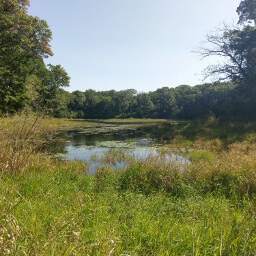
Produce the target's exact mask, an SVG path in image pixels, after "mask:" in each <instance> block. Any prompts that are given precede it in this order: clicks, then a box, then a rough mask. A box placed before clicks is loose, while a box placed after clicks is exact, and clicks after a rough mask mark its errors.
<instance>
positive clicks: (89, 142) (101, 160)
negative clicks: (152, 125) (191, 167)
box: [52, 126, 189, 174]
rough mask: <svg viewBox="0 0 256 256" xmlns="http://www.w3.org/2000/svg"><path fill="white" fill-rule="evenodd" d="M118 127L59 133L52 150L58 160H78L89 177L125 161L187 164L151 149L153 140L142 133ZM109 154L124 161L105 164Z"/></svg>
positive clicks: (126, 163) (124, 163)
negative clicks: (102, 169) (146, 160)
mask: <svg viewBox="0 0 256 256" xmlns="http://www.w3.org/2000/svg"><path fill="white" fill-rule="evenodd" d="M120 128H122V127H120V126H118V127H117V126H112V127H111V126H107V127H96V128H94V129H76V130H70V131H63V132H61V133H60V134H59V137H60V138H61V140H60V141H58V142H55V144H53V145H52V147H53V148H54V149H55V152H57V156H58V157H59V159H66V160H68V161H72V160H75V159H78V160H83V161H85V162H86V163H88V165H89V166H90V168H89V174H93V173H94V172H95V170H96V169H97V168H98V167H99V166H103V165H104V166H106V165H109V166H111V168H121V167H123V168H125V167H126V166H127V165H128V162H129V161H127V159H135V160H137V161H142V160H145V159H147V158H153V157H158V156H160V155H161V157H160V158H159V159H160V160H161V161H165V162H172V163H176V164H179V165H180V166H183V167H184V165H186V164H188V163H189V162H188V160H186V159H185V158H184V157H182V156H179V155H177V154H173V153H171V152H169V151H168V150H167V149H163V147H159V146H158V147H156V146H154V145H155V142H156V140H155V139H152V138H149V137H147V135H146V134H143V133H141V132H139V131H137V130H136V129H134V128H129V127H127V126H126V128H125V129H120ZM116 150H118V151H116ZM113 151H116V152H119V153H118V154H119V155H120V154H122V155H123V156H125V159H126V160H125V159H124V157H122V158H119V159H115V160H113V159H112V160H111V161H110V162H108V161H106V156H107V155H108V154H109V152H112V154H113ZM181 169H182V167H181Z"/></svg>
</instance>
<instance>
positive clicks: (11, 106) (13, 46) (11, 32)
mask: <svg viewBox="0 0 256 256" xmlns="http://www.w3.org/2000/svg"><path fill="white" fill-rule="evenodd" d="M28 6H29V1H28V0H2V1H1V2H0V111H2V112H4V113H6V112H9V113H13V112H16V111H18V110H20V109H22V108H24V106H26V105H30V106H32V107H33V108H36V109H39V108H40V107H42V106H47V104H48V102H49V100H50V99H53V98H55V97H56V93H57V91H58V90H59V88H60V87H61V86H67V85H68V80H69V78H68V76H67V74H66V72H65V71H64V70H63V69H62V68H61V67H60V66H58V65H57V66H52V65H50V66H49V68H47V67H46V66H45V64H44V62H43V58H45V57H48V56H51V55H52V52H51V49H50V45H49V41H50V40H51V31H50V29H49V28H48V25H47V22H46V21H44V20H40V19H39V18H38V17H33V16H30V15H28V14H27V7H28Z"/></svg>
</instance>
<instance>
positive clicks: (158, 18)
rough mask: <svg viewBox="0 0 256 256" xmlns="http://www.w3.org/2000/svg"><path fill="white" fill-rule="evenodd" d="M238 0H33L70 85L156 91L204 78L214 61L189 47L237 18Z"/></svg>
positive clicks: (82, 88)
mask: <svg viewBox="0 0 256 256" xmlns="http://www.w3.org/2000/svg"><path fill="white" fill-rule="evenodd" d="M239 3H240V0H215V1H212V0H211V1H210V0H196V1H195V0H31V1H30V8H29V14H31V15H33V16H38V17H39V18H41V19H45V20H46V21H47V22H48V24H49V27H50V29H51V30H52V33H53V39H52V41H51V43H50V44H51V46H52V50H53V52H54V56H53V57H50V58H48V59H46V63H51V64H54V65H56V64H61V65H62V66H63V67H64V69H65V70H66V71H67V73H68V74H69V76H70V77H71V82H70V87H69V88H68V90H69V91H74V90H80V91H85V90H87V89H94V90H97V91H101V90H111V89H114V90H124V89H130V88H132V89H136V90H137V91H139V92H142V91H144V92H147V91H154V90H156V89H157V88H161V87H163V86H168V87H176V86H178V85H181V84H188V85H196V84H200V83H202V75H201V72H202V71H203V69H204V68H205V67H207V65H209V64H211V63H212V62H214V61H216V60H215V59H211V60H201V59H200V57H199V56H197V55H196V54H195V53H192V51H193V50H194V49H195V48H196V47H197V46H199V45H200V43H201V42H202V41H203V40H204V38H205V35H206V33H209V32H210V31H212V30H214V28H216V27H218V26H220V25H221V24H222V23H223V22H225V23H228V24H233V23H235V22H236V20H237V14H236V8H237V6H238V5H239Z"/></svg>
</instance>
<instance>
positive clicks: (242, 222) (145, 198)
mask: <svg viewBox="0 0 256 256" xmlns="http://www.w3.org/2000/svg"><path fill="white" fill-rule="evenodd" d="M34 120H35V119H34V118H31V119H26V122H22V121H21V122H18V123H17V120H16V121H15V119H13V120H11V121H10V120H6V119H5V120H1V121H2V126H1V128H2V130H1V135H2V141H1V159H0V160H1V161H0V195H1V198H0V255H255V254H256V221H255V220H256V219H255V218H256V214H255V210H256V209H255V195H256V175H255V170H256V146H255V143H254V141H253V138H254V137H253V133H252V131H251V134H247V133H243V135H242V136H243V137H246V140H243V141H239V140H234V139H233V138H232V140H231V139H230V140H228V141H229V143H226V142H225V141H226V139H225V140H224V139H223V140H222V139H221V138H218V141H217V140H216V137H215V135H214V136H213V137H209V136H208V137H205V133H203V132H202V130H203V131H205V130H204V129H206V130H207V132H206V134H209V132H210V131H211V133H212V134H214V131H215V129H221V128H219V127H215V128H212V129H211V128H210V126H209V125H208V124H207V125H206V126H205V128H204V127H201V126H200V129H199V128H198V129H199V132H198V133H196V135H195V136H194V137H186V136H185V135H186V131H187V130H186V129H187V128H186V127H187V125H193V124H183V126H180V128H179V129H177V128H175V129H177V131H176V135H172V136H174V138H173V141H176V142H175V145H176V146H178V145H183V146H184V145H186V146H188V144H189V148H192V149H193V151H191V152H190V151H189V152H190V153H188V151H186V153H187V154H188V157H189V158H190V160H191V161H192V164H191V165H190V166H187V167H186V168H184V169H183V171H180V169H179V168H178V167H177V166H176V165H172V164H171V163H170V164H166V163H164V162H163V161H161V157H155V158H154V157H152V158H148V159H146V160H145V161H143V162H136V161H131V162H130V166H129V167H128V168H127V169H125V170H122V169H120V170H117V171H113V170H111V169H110V168H108V167H102V168H99V169H98V170H97V172H96V174H95V176H88V175H86V171H87V169H88V166H86V164H85V163H83V162H79V161H78V162H71V163H69V162H58V161H56V160H54V159H50V158H49V157H47V156H44V155H42V153H38V150H37V148H38V147H40V145H41V143H44V140H42V137H41V135H42V134H43V133H44V134H45V133H47V132H48V131H49V130H51V129H53V130H54V127H60V126H61V125H63V127H65V126H66V127H68V126H69V125H70V124H68V123H67V122H69V121H61V120H60V121H57V120H50V119H46V120H44V121H42V122H41V123H40V125H39V124H38V126H37V128H36V129H34V128H33V131H31V132H30V128H31V127H32V126H33V122H34ZM14 121H15V122H16V124H20V126H15V127H13V126H12V125H9V124H11V123H13V122H14ZM56 123H58V124H57V125H56ZM64 123H65V124H64ZM3 124H4V125H3ZM31 125H32V126H31ZM6 127H7V128H6ZM162 129H163V130H165V132H164V134H166V135H168V133H167V132H166V131H169V134H173V129H174V127H172V126H171V128H170V126H169V130H168V129H167V127H166V125H165V124H164V125H163V128H162ZM223 129H224V128H223ZM170 130H171V131H170ZM235 130H236V129H235ZM194 131H195V130H194ZM181 134H183V135H182V136H181ZM200 134H201V136H200ZM202 134H204V135H203V136H202ZM238 134H239V133H237V136H238ZM241 134H242V133H240V135H239V136H241ZM11 135H12V136H11ZM27 135H29V136H27ZM239 136H238V137H239ZM230 137H231V136H230ZM248 138H250V140H249V139H248ZM189 139H190V140H189ZM41 140H42V141H41ZM188 140H189V143H188ZM184 141H186V143H185V142H184ZM21 142H22V143H25V145H23V144H22V143H21ZM22 145H23V146H22ZM35 145H36V146H35ZM173 145H174V144H173ZM10 152H11V153H10ZM119 155H120V154H118V153H116V152H114V151H111V152H109V153H108V155H107V157H106V158H107V161H108V162H111V161H113V160H114V158H117V156H119ZM12 156H14V159H13V158H11V157H12Z"/></svg>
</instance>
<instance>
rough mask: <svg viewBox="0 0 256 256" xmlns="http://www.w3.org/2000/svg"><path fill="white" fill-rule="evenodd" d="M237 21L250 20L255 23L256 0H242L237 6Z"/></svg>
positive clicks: (241, 22)
mask: <svg viewBox="0 0 256 256" xmlns="http://www.w3.org/2000/svg"><path fill="white" fill-rule="evenodd" d="M236 11H237V13H238V15H239V23H240V24H243V23H245V22H252V21H254V24H256V0H244V1H242V2H241V3H240V5H239V6H238V8H237V10H236Z"/></svg>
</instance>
